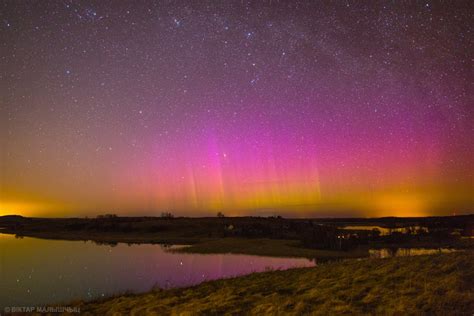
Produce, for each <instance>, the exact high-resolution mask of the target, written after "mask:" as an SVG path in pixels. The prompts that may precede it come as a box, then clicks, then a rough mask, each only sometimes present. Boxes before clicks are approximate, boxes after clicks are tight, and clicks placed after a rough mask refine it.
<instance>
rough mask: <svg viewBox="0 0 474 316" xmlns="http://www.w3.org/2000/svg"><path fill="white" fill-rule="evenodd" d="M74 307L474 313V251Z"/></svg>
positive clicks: (354, 263)
mask: <svg viewBox="0 0 474 316" xmlns="http://www.w3.org/2000/svg"><path fill="white" fill-rule="evenodd" d="M74 306H77V307H80V309H81V314H82V315H130V314H136V315H145V314H147V315H169V314H182V313H184V314H189V313H192V314H202V315H208V314H225V313H228V314H255V315H257V314H258V315H262V314H293V315H300V314H305V313H315V314H321V315H328V314H336V313H337V314H343V313H350V314H367V313H373V314H385V315H387V314H388V315H393V314H413V315H419V314H431V315H432V314H439V315H445V314H451V315H472V312H473V311H474V253H473V252H471V251H466V252H462V253H453V254H440V255H431V256H416V257H402V258H390V259H363V260H357V259H351V260H345V261H342V262H336V263H327V264H322V265H319V266H318V267H316V268H303V269H292V270H287V271H273V272H265V273H255V274H252V275H249V276H244V277H239V278H233V279H225V280H218V281H212V282H207V283H203V284H201V285H197V286H194V287H189V288H181V289H171V290H154V291H151V292H149V293H145V294H139V295H122V296H117V297H114V298H109V299H105V300H100V301H94V302H86V303H84V302H76V303H74Z"/></svg>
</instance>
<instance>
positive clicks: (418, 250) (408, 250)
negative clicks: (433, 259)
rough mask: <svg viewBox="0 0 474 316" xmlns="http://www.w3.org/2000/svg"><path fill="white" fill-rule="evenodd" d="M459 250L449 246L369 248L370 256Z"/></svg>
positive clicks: (383, 256)
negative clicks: (431, 247)
mask: <svg viewBox="0 0 474 316" xmlns="http://www.w3.org/2000/svg"><path fill="white" fill-rule="evenodd" d="M455 251H459V250H456V249H450V248H433V249H430V248H381V249H370V250H369V257H370V258H377V259H379V258H392V257H411V256H421V255H435V254H440V253H451V252H455Z"/></svg>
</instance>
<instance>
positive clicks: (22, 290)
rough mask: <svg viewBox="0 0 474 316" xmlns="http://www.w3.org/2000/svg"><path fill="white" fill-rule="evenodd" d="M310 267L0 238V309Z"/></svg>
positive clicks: (300, 262) (150, 248)
mask: <svg viewBox="0 0 474 316" xmlns="http://www.w3.org/2000/svg"><path fill="white" fill-rule="evenodd" d="M314 265H315V263H314V262H312V261H310V260H308V259H299V258H273V257H260V256H247V255H232V254H218V255H200V254H178V253H170V252H168V251H167V248H166V247H163V246H160V245H148V244H144V245H131V246H129V245H127V244H118V245H116V246H110V245H97V244H95V243H93V242H84V241H63V240H46V239H36V238H27V237H25V238H15V236H13V235H7V234H0V307H5V306H31V305H35V304H36V305H37V304H47V303H60V302H68V301H71V300H76V299H93V298H97V297H101V296H109V295H112V294H117V293H123V292H125V291H133V292H144V291H148V290H150V289H151V288H152V287H153V286H159V287H162V288H170V287H180V286H188V285H193V284H197V283H200V282H203V281H206V280H214V279H220V278H227V277H232V276H238V275H244V274H248V273H251V272H260V271H265V270H267V269H288V268H293V267H308V266H314Z"/></svg>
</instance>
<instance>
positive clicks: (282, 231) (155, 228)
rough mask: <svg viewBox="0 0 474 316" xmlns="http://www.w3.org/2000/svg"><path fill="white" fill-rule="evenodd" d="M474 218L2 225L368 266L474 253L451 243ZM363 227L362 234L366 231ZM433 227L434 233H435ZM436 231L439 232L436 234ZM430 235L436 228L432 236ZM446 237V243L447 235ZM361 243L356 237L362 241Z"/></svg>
mask: <svg viewBox="0 0 474 316" xmlns="http://www.w3.org/2000/svg"><path fill="white" fill-rule="evenodd" d="M472 221H474V216H453V217H439V218H438V217H433V218H382V219H380V218H378V219H377V218H376V219H357V218H355V219H283V218H275V217H273V218H261V217H224V218H166V217H165V218H163V217H162V218H157V217H116V216H111V215H110V216H108V217H97V218H26V217H21V216H3V217H0V232H2V233H8V234H14V235H15V236H17V237H19V238H21V237H36V238H44V239H60V240H84V241H87V240H90V241H93V242H95V243H98V244H111V245H114V244H117V243H128V244H135V243H136V244H142V243H147V244H174V245H190V247H185V248H181V249H179V250H172V251H179V252H187V253H203V254H216V253H234V254H247V255H262V256H276V257H304V258H310V259H320V260H324V259H341V258H361V257H367V256H368V255H369V252H368V249H370V248H398V247H403V248H456V249H468V248H471V249H472V248H474V239H466V238H463V237H460V236H457V237H456V236H454V235H451V233H450V232H455V233H464V232H467V233H469V230H468V229H467V228H469V227H470V226H469V225H468V224H469V223H472ZM361 224H362V225H363V226H358V225H361ZM347 225H351V226H355V227H361V228H364V227H367V225H384V226H386V227H398V229H400V227H402V228H403V227H405V228H413V227H431V228H430V229H431V230H432V231H431V232H430V233H429V234H421V235H411V234H398V233H394V235H393V236H382V237H377V236H375V237H374V236H368V235H366V234H367V233H366V232H367V231H366V230H365V231H364V229H361V230H360V231H357V230H356V231H354V230H342V229H340V228H338V227H339V226H347ZM430 225H431V226H430ZM433 227H434V228H433ZM427 229H428V228H427ZM440 233H442V235H440ZM355 235H356V237H354V236H355Z"/></svg>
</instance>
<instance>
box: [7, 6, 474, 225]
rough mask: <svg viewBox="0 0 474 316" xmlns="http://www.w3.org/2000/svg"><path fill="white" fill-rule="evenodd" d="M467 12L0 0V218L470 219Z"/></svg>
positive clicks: (472, 161)
mask: <svg viewBox="0 0 474 316" xmlns="http://www.w3.org/2000/svg"><path fill="white" fill-rule="evenodd" d="M472 13H473V6H472V4H471V3H470V2H469V1H464V2H463V1H456V2H452V3H449V2H446V1H443V2H421V1H418V2H411V3H410V2H402V1H400V2H398V1H396V2H393V1H387V2H378V3H369V2H362V1H354V2H351V1H349V2H347V1H333V2H329V1H325V2H320V1H309V2H300V1H289V2H275V1H271V2H257V1H256V2H245V1H233V2H230V1H214V2H212V1H211V2H205V1H194V2H182V1H179V2H175V1H90V2H88V1H13V0H7V1H2V4H1V13H0V14H1V18H0V23H1V25H0V27H1V38H2V50H1V60H0V68H1V121H0V123H1V127H0V128H1V135H2V136H1V147H0V149H1V161H0V164H1V165H0V167H1V174H0V176H1V191H0V193H1V195H0V215H1V214H6V213H20V214H24V215H42V216H48V215H51V216H53V215H61V216H72V215H87V214H97V213H104V212H114V213H118V214H136V215H143V214H148V215H153V214H159V213H160V212H162V211H171V212H173V213H176V214H182V215H193V216H201V215H209V214H215V213H216V212H217V211H224V212H225V213H226V214H229V215H245V214H255V215H274V214H283V215H285V216H361V215H362V216H385V215H398V216H419V215H433V214H452V213H470V212H471V211H472V206H473V205H474V200H473V197H472V192H473V191H474V180H473V179H474V158H473V156H474V153H473V152H474V145H473V139H474V129H473V126H474V125H473V122H474V119H473V116H474V115H473V105H474V104H473V100H474V99H473V94H472V91H473V89H472V88H473V80H472V61H473V56H472V52H473V40H472V38H473V37H472Z"/></svg>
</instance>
